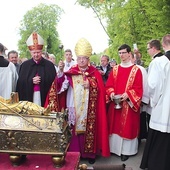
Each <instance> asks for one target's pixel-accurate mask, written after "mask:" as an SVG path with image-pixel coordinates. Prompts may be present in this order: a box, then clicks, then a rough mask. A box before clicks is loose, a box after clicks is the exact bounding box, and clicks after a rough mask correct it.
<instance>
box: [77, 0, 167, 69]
mask: <svg viewBox="0 0 170 170" xmlns="http://www.w3.org/2000/svg"><path fill="white" fill-rule="evenodd" d="M77 2H78V3H79V4H80V5H82V6H85V7H86V8H92V9H93V10H94V12H95V13H96V14H97V16H98V17H100V19H101V18H104V19H106V20H107V34H108V35H109V37H110V41H109V49H108V53H109V56H110V57H111V58H115V59H116V60H117V62H118V63H119V61H120V59H119V56H118V54H117V49H118V47H119V46H120V45H122V44H124V43H126V44H128V45H130V46H131V47H132V46H133V44H134V43H137V45H138V49H139V51H140V52H141V53H142V56H143V57H142V60H143V61H144V63H145V66H148V64H149V63H150V61H151V59H150V56H148V54H147V51H146V46H147V42H148V41H149V40H151V39H158V40H161V38H162V36H164V35H165V34H167V33H169V32H170V27H169V25H170V20H169V17H170V12H169V11H170V1H169V0H163V1H160V0H150V1H146V0H93V1H89V0H77Z"/></svg>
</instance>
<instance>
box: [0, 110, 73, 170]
mask: <svg viewBox="0 0 170 170" xmlns="http://www.w3.org/2000/svg"><path fill="white" fill-rule="evenodd" d="M70 138H71V133H70V128H69V126H68V124H67V111H64V112H55V113H52V114H49V115H48V116H44V115H24V114H23V115H22V114H21V115H20V114H16V113H3V112H0V152H3V153H9V155H10V161H11V162H12V164H13V165H18V164H19V163H21V162H22V160H23V158H24V157H26V155H27V154H45V155H51V156H52V161H53V163H54V166H56V167H61V166H62V165H63V164H64V161H65V155H66V152H67V148H68V146H69V141H70Z"/></svg>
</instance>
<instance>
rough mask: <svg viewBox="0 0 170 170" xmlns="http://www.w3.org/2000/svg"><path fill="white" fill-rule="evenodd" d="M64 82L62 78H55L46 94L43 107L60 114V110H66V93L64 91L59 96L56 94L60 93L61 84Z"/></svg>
mask: <svg viewBox="0 0 170 170" xmlns="http://www.w3.org/2000/svg"><path fill="white" fill-rule="evenodd" d="M63 82H64V76H62V77H61V78H58V77H57V76H56V78H55V80H54V81H53V83H52V85H51V88H50V90H49V92H48V94H47V97H46V101H45V104H44V107H45V108H46V107H49V106H50V109H51V111H54V112H60V111H61V110H63V109H65V108H66V92H67V91H64V92H62V93H61V94H57V92H58V91H60V89H61V86H62V83H63Z"/></svg>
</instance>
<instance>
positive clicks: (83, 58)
mask: <svg viewBox="0 0 170 170" xmlns="http://www.w3.org/2000/svg"><path fill="white" fill-rule="evenodd" d="M87 59H88V57H77V60H78V61H80V60H83V61H85V60H87Z"/></svg>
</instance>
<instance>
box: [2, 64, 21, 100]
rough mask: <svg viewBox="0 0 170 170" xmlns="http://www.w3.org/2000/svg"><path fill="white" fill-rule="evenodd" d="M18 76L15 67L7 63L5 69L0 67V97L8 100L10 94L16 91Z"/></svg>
mask: <svg viewBox="0 0 170 170" xmlns="http://www.w3.org/2000/svg"><path fill="white" fill-rule="evenodd" d="M17 79H18V74H17V71H16V68H15V65H14V64H13V63H11V62H9V65H8V66H7V67H0V96H2V97H3V98H5V99H9V98H10V96H11V92H15V91H16V84H17Z"/></svg>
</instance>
